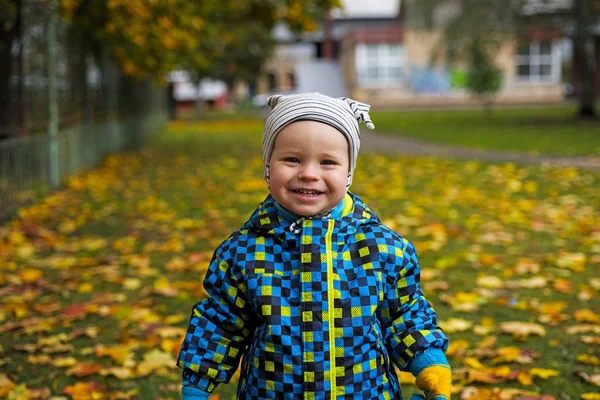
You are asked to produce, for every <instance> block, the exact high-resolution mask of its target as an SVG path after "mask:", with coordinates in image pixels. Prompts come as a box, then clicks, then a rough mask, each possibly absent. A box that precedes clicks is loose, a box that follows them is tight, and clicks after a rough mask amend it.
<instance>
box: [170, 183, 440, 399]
mask: <svg viewBox="0 0 600 400" xmlns="http://www.w3.org/2000/svg"><path fill="white" fill-rule="evenodd" d="M345 204H346V207H345V210H344V211H343V213H340V214H341V215H340V216H338V218H323V219H313V220H310V219H307V220H304V221H302V229H301V232H300V233H294V232H293V231H292V230H290V225H291V223H292V221H288V220H287V219H286V218H283V217H282V216H281V213H278V211H277V208H276V206H275V203H274V201H273V199H272V198H271V197H270V196H269V197H267V199H266V200H265V201H264V202H263V203H262V204H260V205H259V207H258V208H257V209H256V211H255V212H254V213H253V215H252V216H251V218H250V220H249V221H248V222H247V223H246V224H244V226H242V228H241V229H240V230H239V231H237V232H235V233H234V234H232V235H231V236H230V237H229V238H228V239H227V240H226V241H225V242H223V243H222V244H221V245H220V246H219V247H218V248H217V250H216V251H215V254H214V256H213V258H212V261H211V262H210V266H209V269H208V272H207V274H206V277H205V280H204V287H205V289H206V291H207V292H208V294H209V297H208V299H206V300H204V301H201V302H199V303H197V304H196V305H195V306H194V308H193V312H192V316H191V319H190V323H189V327H188V330H187V334H186V336H185V339H184V342H183V344H182V347H181V352H180V354H179V361H178V365H179V367H181V368H183V382H184V387H185V386H194V387H197V388H199V389H201V390H202V391H204V392H208V393H210V392H212V391H213V390H214V389H215V387H216V386H217V385H218V384H219V383H221V382H229V380H230V379H231V377H232V375H233V374H234V372H235V371H236V369H237V368H238V365H240V359H242V362H241V365H240V367H241V371H240V380H239V383H238V398H239V399H294V400H295V399H365V400H367V399H368V400H373V399H401V393H400V384H399V381H398V378H397V376H396V373H395V370H394V365H396V366H397V367H398V368H400V369H401V370H405V371H406V370H409V365H410V363H411V361H412V360H413V359H414V358H415V357H416V356H418V355H419V354H421V353H423V352H424V351H426V350H428V349H440V350H443V351H445V349H446V348H447V346H448V340H447V338H446V336H445V335H444V333H443V332H442V331H441V329H440V328H439V327H438V325H437V317H436V314H435V312H434V310H433V308H432V307H431V305H430V304H429V303H428V302H427V300H426V299H425V297H424V296H423V292H422V290H421V288H420V286H419V276H420V272H419V270H420V268H419V263H418V261H417V255H416V253H415V248H414V246H413V245H412V244H411V243H410V242H409V241H407V240H406V239H404V238H402V237H401V236H400V235H398V234H397V233H395V232H393V231H392V230H391V229H389V228H387V227H386V226H384V225H383V224H381V222H380V221H379V219H378V217H377V216H376V215H375V214H374V213H373V211H371V210H370V209H369V208H368V207H367V206H366V205H365V204H364V203H363V202H362V200H361V199H360V198H359V197H358V196H356V195H354V194H349V195H347V196H346V199H345ZM242 357H243V358H242Z"/></svg>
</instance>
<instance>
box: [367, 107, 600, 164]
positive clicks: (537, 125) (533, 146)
mask: <svg viewBox="0 0 600 400" xmlns="http://www.w3.org/2000/svg"><path fill="white" fill-rule="evenodd" d="M575 114H576V108H575V107H574V106H564V107H546V108H521V109H506V108H497V109H494V110H493V112H492V116H491V117H489V118H488V117H486V115H485V114H484V112H483V111H482V110H478V109H473V110H432V111H413V110H406V111H404V110H402V111H400V110H393V111H392V110H389V111H377V110H374V111H372V112H371V119H372V120H373V122H374V123H375V126H376V131H377V132H382V133H386V134H391V135H398V136H407V137H411V138H415V139H421V140H424V141H428V142H432V143H438V144H442V145H450V146H462V147H468V148H476V149H489V150H514V151H519V152H526V153H548V154H560V155H568V156H592V155H593V156H600V119H598V120H596V121H589V120H588V121H586V120H578V119H577V118H576V117H575ZM598 115H600V110H599V111H598Z"/></svg>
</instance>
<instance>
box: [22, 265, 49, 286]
mask: <svg viewBox="0 0 600 400" xmlns="http://www.w3.org/2000/svg"><path fill="white" fill-rule="evenodd" d="M42 275H43V272H42V271H41V270H39V269H35V268H23V269H22V270H21V271H20V272H19V277H20V278H21V280H22V281H23V282H25V283H34V282H37V281H38V280H39V279H40V278H41V277H42Z"/></svg>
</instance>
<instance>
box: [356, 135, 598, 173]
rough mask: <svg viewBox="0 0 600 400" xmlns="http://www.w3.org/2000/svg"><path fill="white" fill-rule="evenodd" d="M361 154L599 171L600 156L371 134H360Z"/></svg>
mask: <svg viewBox="0 0 600 400" xmlns="http://www.w3.org/2000/svg"><path fill="white" fill-rule="evenodd" d="M360 147H361V151H365V152H377V153H383V154H404V155H414V156H435V157H445V158H460V159H471V160H483V161H497V162H514V163H522V164H538V165H539V164H546V165H551V166H556V167H575V168H593V169H600V157H597V156H590V157H561V156H551V155H542V154H539V155H536V154H527V153H519V152H511V151H495V150H477V149H468V148H465V147H454V146H444V145H439V144H433V143H428V142H424V141H421V140H417V139H412V138H407V137H402V136H392V135H389V136H388V135H383V134H379V133H374V132H371V131H366V130H365V131H362V132H361V143H360Z"/></svg>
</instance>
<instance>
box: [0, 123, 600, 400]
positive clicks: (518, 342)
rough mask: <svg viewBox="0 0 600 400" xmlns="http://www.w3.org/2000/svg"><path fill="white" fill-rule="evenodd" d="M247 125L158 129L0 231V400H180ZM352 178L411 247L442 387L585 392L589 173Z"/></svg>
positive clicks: (499, 393)
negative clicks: (189, 329) (434, 315)
mask: <svg viewBox="0 0 600 400" xmlns="http://www.w3.org/2000/svg"><path fill="white" fill-rule="evenodd" d="M261 130H262V125H261V123H260V122H257V121H237V122H227V123H225V122H218V121H213V122H205V123H202V124H174V125H172V126H171V128H170V130H169V132H168V133H165V134H163V135H161V136H159V137H157V138H156V139H155V140H154V141H153V143H152V144H151V146H149V147H147V148H146V149H144V150H143V151H140V152H136V153H131V154H124V155H119V156H111V157H109V158H108V159H107V160H106V162H105V163H104V164H103V165H102V166H101V167H99V168H97V169H95V170H93V171H91V172H89V173H87V174H83V175H81V176H77V177H74V178H73V179H71V180H70V181H69V182H68V184H67V187H66V188H65V189H64V190H61V191H58V192H55V193H53V194H52V195H50V196H48V197H46V198H43V199H40V201H39V202H38V203H37V204H35V205H33V206H31V207H28V208H25V209H22V210H21V211H20V213H19V216H18V217H17V218H16V219H15V220H14V221H12V222H10V223H7V224H5V225H4V226H2V227H1V228H0V254H1V256H0V265H1V267H0V272H1V275H0V296H1V299H2V301H1V304H0V339H1V340H0V397H7V396H8V397H9V398H14V399H22V398H27V397H26V396H29V398H49V397H51V396H58V397H55V398H74V399H92V398H94V399H113V398H114V399H119V398H121V399H128V398H140V399H159V398H162V399H167V398H174V399H176V398H178V397H179V394H178V393H179V388H180V386H179V385H180V384H179V382H180V371H179V369H177V368H176V367H175V358H176V356H177V353H178V349H179V345H180V341H181V339H182V336H183V334H184V332H185V328H186V326H187V319H188V316H189V313H190V311H191V308H192V306H193V304H194V303H195V302H196V301H198V300H199V299H201V298H202V297H203V296H204V293H205V292H204V289H203V287H202V278H203V276H204V273H205V270H206V267H207V264H208V261H209V258H210V256H211V255H212V251H213V249H214V248H215V246H217V245H218V244H219V243H220V242H221V241H222V240H224V239H225V238H226V237H227V235H228V234H229V233H230V232H231V231H233V230H235V229H237V228H238V227H239V226H240V225H241V224H242V223H243V222H244V221H245V219H246V218H247V216H248V215H249V213H250V212H251V211H252V210H253V209H254V207H255V206H256V204H257V203H258V202H260V201H261V200H262V199H263V198H264V197H265V195H266V194H267V191H266V185H265V183H264V181H263V180H262V161H261V159H260V135H261ZM354 182H355V183H354V185H353V187H352V189H353V190H354V191H355V192H356V193H358V194H359V195H360V196H361V197H363V199H365V200H366V201H367V203H369V204H370V205H371V206H372V207H373V208H374V209H375V210H376V211H377V213H378V215H379V216H380V217H381V219H382V220H383V221H384V222H385V223H386V224H388V225H389V226H391V227H393V228H394V229H396V230H397V231H398V232H399V233H401V234H402V235H404V236H405V237H407V238H408V239H410V240H412V241H413V242H414V243H415V245H416V246H417V250H418V252H419V256H420V260H421V265H422V268H423V274H422V281H423V287H424V289H425V293H426V295H427V296H428V297H429V299H430V300H431V301H432V303H433V304H434V306H435V308H436V310H437V312H438V315H439V317H440V320H441V325H442V326H443V328H444V329H445V330H446V332H447V333H448V335H449V337H450V339H451V342H452V344H451V347H450V349H449V351H448V354H449V357H450V361H451V364H452V367H453V373H454V388H455V398H457V399H458V398H461V399H512V398H521V399H553V398H554V399H560V400H563V399H581V398H584V399H598V398H600V397H599V396H600V395H598V393H600V359H599V358H600V346H599V344H600V314H599V312H600V298H599V297H598V291H600V173H599V172H593V171H583V170H575V169H551V168H540V167H520V166H516V165H513V164H504V165H502V164H483V163H479V162H457V161H450V160H441V159H434V158H397V159H396V158H392V157H383V156H376V155H367V154H362V155H361V156H360V157H359V166H358V170H357V175H356V177H355V180H354ZM403 380H405V381H406V384H405V398H408V397H409V394H410V393H413V392H414V386H412V384H411V383H410V381H411V379H410V377H407V376H404V377H403ZM233 393H234V386H233V385H229V386H223V387H222V388H221V389H220V396H221V399H224V400H229V399H232V398H233V397H232V396H233ZM586 393H587V394H586ZM593 393H596V394H593ZM544 395H546V397H542V396H544ZM60 396H62V397H60ZM528 396H529V397H528Z"/></svg>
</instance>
